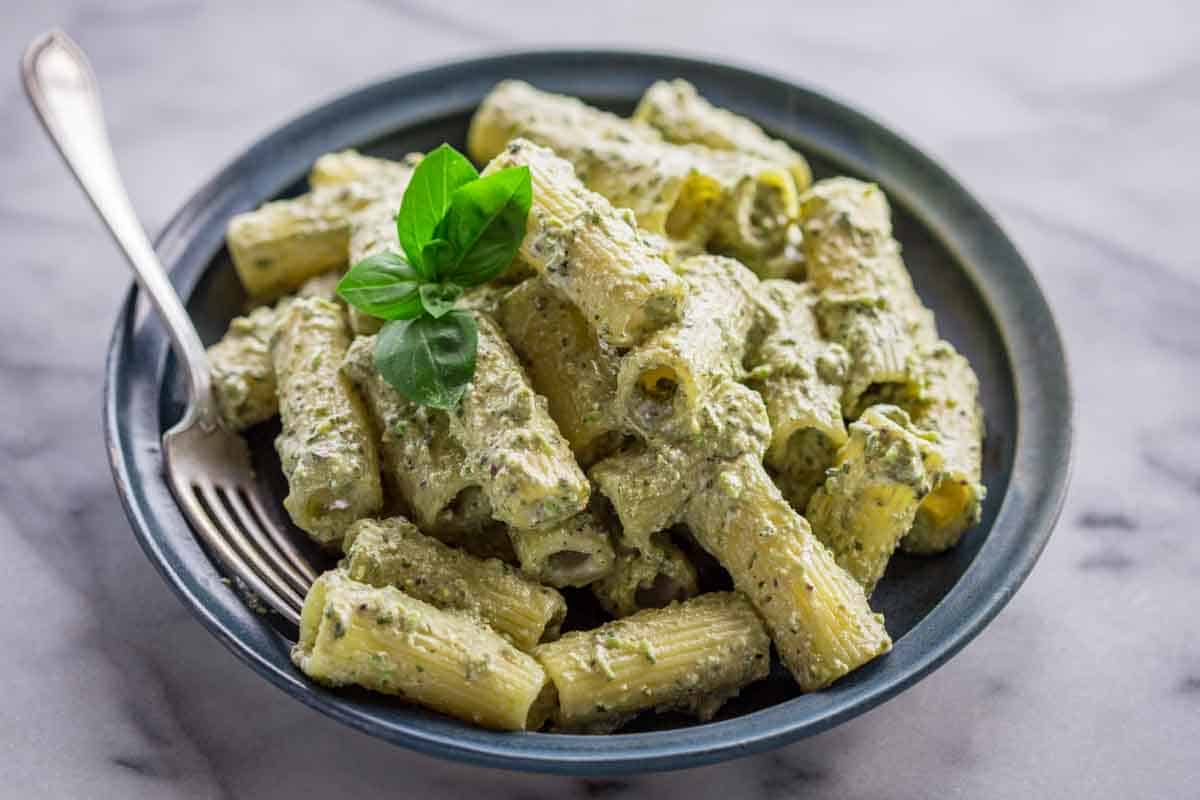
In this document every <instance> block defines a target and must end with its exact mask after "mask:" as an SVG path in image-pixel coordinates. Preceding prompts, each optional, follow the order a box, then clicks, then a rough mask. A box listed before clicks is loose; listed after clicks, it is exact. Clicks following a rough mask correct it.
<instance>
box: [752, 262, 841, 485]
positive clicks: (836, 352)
mask: <svg viewBox="0 0 1200 800" xmlns="http://www.w3.org/2000/svg"><path fill="white" fill-rule="evenodd" d="M756 299H757V300H758V302H759V311H760V323H759V324H760V326H761V331H760V335H761V342H760V343H759V344H758V346H757V347H755V348H754V352H753V353H752V354H751V356H750V358H749V359H748V366H749V367H750V370H749V372H748V374H747V381H746V383H747V385H748V386H750V387H751V388H752V389H755V390H757V391H758V393H759V394H760V395H762V398H763V402H765V403H766V406H767V417H768V418H769V419H770V420H771V445H770V447H768V448H767V454H766V463H767V466H769V467H770V468H771V469H772V470H773V471H774V474H775V477H776V481H777V482H778V483H779V488H780V489H781V490H782V491H783V495H784V497H786V498H787V499H788V502H790V503H791V504H792V505H793V506H795V507H796V508H804V507H805V506H806V505H807V504H808V498H809V497H811V496H812V493H813V492H814V491H816V488H817V487H818V486H820V485H821V483H822V481H824V480H825V470H826V469H828V468H829V466H830V464H832V463H833V456H834V453H835V452H836V451H837V448H839V447H841V445H842V443H843V442H845V441H846V425H845V422H844V421H843V419H842V381H843V379H844V376H845V372H846V358H847V356H846V351H845V350H844V349H843V348H842V347H841V345H838V344H833V343H831V342H827V341H825V340H824V339H823V338H822V337H821V333H820V330H819V329H818V326H817V318H816V315H815V313H814V311H813V305H814V302H815V298H814V297H813V294H812V292H811V291H810V290H809V288H808V287H806V286H804V285H802V284H799V283H796V282H794V281H787V280H767V281H763V282H762V283H761V284H759V286H758V291H757V294H756Z"/></svg>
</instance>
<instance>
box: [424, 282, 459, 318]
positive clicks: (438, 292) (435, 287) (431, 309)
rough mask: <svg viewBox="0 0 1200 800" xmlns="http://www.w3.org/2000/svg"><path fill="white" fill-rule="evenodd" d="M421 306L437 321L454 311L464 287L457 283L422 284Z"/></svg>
mask: <svg viewBox="0 0 1200 800" xmlns="http://www.w3.org/2000/svg"><path fill="white" fill-rule="evenodd" d="M420 293H421V305H422V306H424V308H425V310H426V311H427V312H428V313H429V315H430V316H432V317H434V318H435V319H436V318H438V317H443V316H445V315H446V314H448V313H449V312H451V311H453V310H454V303H455V301H457V300H458V298H460V297H462V293H463V290H462V287H461V286H459V285H458V284H456V283H423V284H421V290H420Z"/></svg>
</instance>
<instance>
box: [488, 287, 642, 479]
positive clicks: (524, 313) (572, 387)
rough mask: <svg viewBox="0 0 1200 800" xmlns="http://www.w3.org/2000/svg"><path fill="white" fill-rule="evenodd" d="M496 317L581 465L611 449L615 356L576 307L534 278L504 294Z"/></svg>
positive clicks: (616, 432)
mask: <svg viewBox="0 0 1200 800" xmlns="http://www.w3.org/2000/svg"><path fill="white" fill-rule="evenodd" d="M497 320H498V321H499V322H500V324H501V326H502V327H503V328H504V333H505V335H506V336H507V337H508V341H509V342H510V343H511V344H512V346H513V349H514V350H515V351H516V352H517V354H518V355H519V356H520V357H521V361H522V363H523V364H524V365H525V368H526V370H527V371H528V373H529V380H530V382H531V383H532V384H533V388H534V389H535V390H537V392H538V393H539V394H540V395H542V396H543V397H545V398H546V403H547V410H548V411H549V412H550V416H551V417H552V418H553V419H554V421H555V422H556V423H557V424H558V429H559V430H560V431H561V432H562V435H563V436H564V437H565V438H566V440H567V442H568V443H569V444H570V445H571V451H572V452H573V453H574V454H575V458H576V460H577V461H578V462H579V463H580V465H582V466H584V467H587V466H590V465H591V464H593V463H595V462H596V461H597V460H598V459H600V458H602V457H604V456H606V455H608V454H609V453H611V452H612V451H614V450H615V449H616V446H617V444H618V443H619V442H620V439H621V433H620V427H621V425H620V421H619V419H618V415H617V414H616V413H615V411H616V403H615V398H616V392H617V370H618V368H619V365H620V356H619V355H618V354H617V352H616V351H615V350H614V349H613V348H612V347H611V346H610V345H609V344H608V343H607V342H606V341H604V340H603V339H601V338H600V337H599V336H597V335H596V332H595V331H594V330H592V328H591V327H590V326H589V325H588V323H587V320H586V319H584V317H583V314H581V313H580V311H579V309H578V308H576V307H575V306H574V305H573V304H572V303H571V302H570V301H569V300H567V299H566V297H564V296H563V295H562V294H561V293H560V292H559V291H557V290H556V289H554V288H553V287H552V286H550V285H549V284H548V283H547V282H546V281H545V279H543V278H540V277H539V278H534V279H532V280H528V281H526V282H525V283H523V284H521V285H520V286H518V287H516V288H515V289H513V290H512V291H511V292H509V293H508V294H507V295H505V296H504V299H503V300H502V301H501V302H500V306H499V309H498V311H497Z"/></svg>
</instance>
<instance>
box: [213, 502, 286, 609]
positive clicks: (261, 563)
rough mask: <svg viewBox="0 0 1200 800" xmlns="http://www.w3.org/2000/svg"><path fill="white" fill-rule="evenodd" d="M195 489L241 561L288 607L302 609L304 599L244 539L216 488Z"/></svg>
mask: <svg viewBox="0 0 1200 800" xmlns="http://www.w3.org/2000/svg"><path fill="white" fill-rule="evenodd" d="M196 488H197V490H198V494H199V495H200V498H201V499H202V500H203V501H204V503H205V504H206V505H207V506H208V507H209V514H210V516H212V517H215V518H216V521H217V523H218V524H219V526H220V530H221V532H222V533H223V534H224V536H225V539H226V541H228V542H230V543H231V544H232V545H233V548H234V549H235V550H236V551H237V553H238V554H239V555H240V556H241V557H242V559H243V561H245V562H249V564H250V566H251V568H252V569H253V571H254V572H255V573H256V574H258V575H259V576H260V577H261V578H262V580H263V582H264V583H266V585H267V586H269V587H270V588H271V590H272V592H273V594H275V595H276V596H278V597H281V598H283V599H284V600H285V601H286V602H287V605H288V606H289V607H292V608H302V607H303V606H304V598H303V597H302V596H300V595H299V594H297V593H296V590H295V589H293V588H292V587H291V586H289V585H288V584H287V581H285V580H283V579H282V578H280V577H279V575H278V574H277V573H276V572H275V570H274V569H272V568H271V566H270V565H269V564H267V562H266V561H265V560H264V559H263V557H262V556H261V555H260V554H259V552H258V550H257V549H256V548H255V547H254V546H253V545H252V544H251V543H250V541H249V540H248V539H247V538H246V536H245V534H244V533H243V532H242V529H241V527H239V526H238V525H237V523H235V522H234V521H233V518H232V517H231V516H230V515H229V510H228V509H227V508H226V506H225V503H224V501H222V499H221V496H220V495H219V494H218V492H217V489H216V487H215V486H213V485H212V484H207V483H206V484H197V487H196Z"/></svg>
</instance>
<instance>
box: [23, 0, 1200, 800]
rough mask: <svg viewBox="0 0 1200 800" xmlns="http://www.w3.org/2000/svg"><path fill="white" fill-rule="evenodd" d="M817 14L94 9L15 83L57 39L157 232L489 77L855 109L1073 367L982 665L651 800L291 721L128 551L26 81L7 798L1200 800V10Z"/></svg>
mask: <svg viewBox="0 0 1200 800" xmlns="http://www.w3.org/2000/svg"><path fill="white" fill-rule="evenodd" d="M804 5H805V6H809V7H808V8H806V9H805V10H803V11H800V10H794V9H796V8H798V5H796V4H792V3H787V2H782V1H781V2H777V3H762V4H759V6H760V7H761V10H756V12H755V13H753V14H750V13H747V12H746V9H747V7H748V4H745V3H738V4H728V5H725V6H722V7H713V8H708V7H706V5H705V4H694V3H684V2H672V3H638V2H627V3H626V2H612V3H591V4H588V5H575V4H569V3H559V4H553V5H552V4H545V7H543V4H541V3H535V2H528V1H525V2H522V1H521V0H510V1H509V2H506V3H503V4H495V5H491V4H478V5H476V4H469V3H466V2H452V1H451V0H440V1H439V2H433V0H406V1H405V2H401V1H400V0H396V2H391V3H389V2H384V1H383V0H376V1H375V2H369V1H368V0H360V1H358V2H347V3H340V4H336V11H335V4H332V3H324V2H316V0H289V1H288V2H263V3H257V2H256V3H253V4H251V3H239V4H234V3H221V4H217V3H212V4H205V3H200V2H194V1H193V0H166V1H165V2H128V1H126V2H101V1H100V0H95V1H94V2H83V1H82V0H73V1H66V2H44V3H37V4H33V3H26V4H20V8H19V9H18V8H17V7H16V6H14V7H13V8H10V9H8V10H7V11H6V12H5V15H4V16H5V24H4V25H3V26H0V53H4V54H7V56H8V58H10V59H11V62H10V64H11V63H13V62H15V61H16V59H17V56H18V54H19V52H20V50H21V48H22V47H23V46H24V44H25V43H26V41H27V40H28V39H30V38H31V37H32V36H33V35H35V34H36V33H38V32H40V31H42V30H43V29H45V28H48V27H50V26H53V25H58V26H61V27H63V28H64V29H65V30H67V31H68V32H69V33H71V34H72V35H73V36H75V37H76V38H77V39H78V40H79V41H80V42H81V43H82V44H83V46H84V47H85V48H86V49H87V50H88V52H89V53H90V54H91V57H92V59H93V62H94V64H95V66H96V69H97V72H98V73H99V75H100V78H101V83H102V85H103V88H104V92H105V101H106V108H107V112H108V115H109V120H110V124H111V127H112V135H113V139H114V145H115V148H116V151H117V155H118V159H119V161H120V163H121V165H122V167H123V169H124V172H125V176H126V178H127V181H128V184H129V188H130V192H131V194H132V196H133V199H134V202H135V205H136V206H137V207H138V209H139V210H140V211H141V213H142V215H143V219H144V220H145V221H146V224H147V227H148V228H149V229H151V230H156V229H158V228H159V227H160V226H161V225H162V224H163V223H164V221H165V220H166V219H167V218H168V216H169V215H170V213H171V212H172V211H173V210H174V209H175V208H177V207H178V206H179V205H180V204H181V203H182V202H183V200H184V198H185V197H187V195H188V194H189V193H191V192H192V191H193V190H194V189H195V188H196V187H197V186H199V185H200V183H201V182H202V181H203V180H205V179H206V177H207V176H208V175H209V174H210V173H211V172H213V171H214V170H215V168H216V167H217V166H218V165H220V164H222V163H224V162H225V161H226V160H227V159H229V158H230V157H232V156H233V155H234V154H235V153H237V152H238V151H239V150H240V149H241V148H242V147H244V146H245V145H247V144H249V143H250V142H251V141H252V140H253V139H254V138H255V137H257V136H258V135H259V134H261V133H263V132H264V131H265V130H267V129H269V128H271V127H273V126H275V125H276V124H278V123H280V122H282V121H284V120H285V119H287V118H288V117H290V116H292V115H294V114H295V113H297V111H298V110H300V109H303V108H305V107H308V106H310V105H312V104H313V103H315V102H317V101H319V100H322V99H325V98H328V97H330V96H332V95H333V94H335V93H337V92H340V91H342V90H344V89H346V88H348V87H352V86H355V85H358V84H361V83H363V82H365V81H368V80H370V79H373V78H375V77H378V76H381V75H384V74H388V73H392V72H397V71H402V70H406V69H408V68H410V67H411V66H413V65H422V64H428V63H432V62H437V61H443V60H447V59H451V58H456V57H460V56H465V55H474V54H479V53H483V52H487V51H494V50H499V49H515V48H521V47H528V46H535V47H536V46H572V45H585V44H590V45H624V46H638V47H645V48H652V49H674V50H679V51H684V52H691V53H698V54H706V55H711V56H714V57H717V58H722V59H728V60H733V61H737V62H740V63H743V64H747V65H750V66H754V67H760V68H764V69H767V70H769V71H772V72H775V73H778V74H781V75H784V76H786V77H789V78H793V79H795V80H798V81H802V82H804V83H807V84H810V85H812V86H815V87H818V88H820V89H823V90H826V91H828V92H830V93H832V94H833V95H835V96H837V97H841V98H845V99H848V100H849V101H851V102H852V103H854V104H856V105H858V106H860V107H861V108H863V109H864V110H866V111H868V112H869V113H871V114H872V115H874V116H876V117H878V118H879V119H881V120H882V121H884V122H885V123H886V124H888V125H890V126H892V127H894V128H896V129H898V130H899V131H901V132H902V133H904V134H905V135H907V136H909V137H910V138H911V139H912V140H913V141H914V142H915V143H917V144H918V145H919V146H921V147H923V148H925V149H927V150H928V151H929V152H931V153H932V154H933V155H934V156H935V157H937V158H939V159H940V160H942V161H943V163H945V164H946V165H947V166H948V167H949V168H950V169H951V170H952V171H953V172H955V173H956V174H957V175H958V176H959V177H960V178H961V179H962V180H963V181H964V182H965V183H966V184H967V185H968V186H969V187H970V188H971V189H972V190H973V191H974V192H976V193H977V194H978V195H979V196H980V197H981V198H982V199H983V201H984V202H985V203H986V204H988V205H989V206H990V207H991V209H992V210H994V211H995V212H996V214H997V215H998V216H999V218H1000V220H1001V222H1002V224H1003V225H1004V226H1005V227H1006V229H1007V230H1008V231H1009V232H1010V234H1011V235H1012V236H1013V237H1014V239H1015V240H1016V242H1017V244H1018V245H1019V247H1020V248H1021V249H1022V250H1023V252H1024V253H1025V254H1026V256H1027V257H1028V258H1029V260H1030V261H1031V263H1032V265H1033V267H1034V269H1035V271H1036V273H1037V276H1038V278H1039V279H1040V281H1041V282H1042V285H1043V286H1044V287H1045V290H1046V292H1047V293H1048V295H1049V297H1050V301H1051V304H1052V306H1053V308H1054V309H1055V311H1056V313H1057V315H1058V319H1059V322H1060V324H1061V327H1062V331H1063V333H1064V335H1065V338H1066V342H1067V348H1068V353H1069V357H1070V360H1071V369H1072V372H1073V375H1072V378H1073V382H1074V387H1075V391H1076V394H1077V398H1078V405H1077V411H1076V414H1077V418H1076V425H1077V430H1078V439H1077V446H1076V451H1075V467H1074V480H1073V485H1072V488H1071V492H1070V496H1069V499H1068V501H1067V505H1066V509H1065V511H1064V514H1063V518H1062V521H1061V523H1060V524H1059V526H1058V530H1057V532H1056V534H1055V536H1054V538H1053V539H1052V541H1051V543H1050V545H1049V547H1048V548H1047V550H1046V552H1045V555H1044V556H1043V558H1042V560H1041V562H1040V563H1039V565H1038V566H1037V568H1036V569H1035V571H1034V573H1033V575H1032V576H1031V577H1030V579H1029V581H1028V583H1027V584H1026V585H1025V586H1024V587H1023V588H1022V590H1021V591H1020V592H1019V593H1018V594H1017V596H1016V597H1015V598H1014V600H1013V601H1012V603H1011V604H1010V605H1009V606H1008V608H1007V609H1006V610H1005V611H1004V612H1003V613H1002V614H1001V615H1000V616H999V618H998V619H996V621H995V622H994V623H993V624H992V625H991V626H990V627H989V628H988V629H987V630H986V631H985V632H984V633H983V634H982V635H981V636H980V637H979V638H978V639H977V640H976V641H975V642H973V643H972V644H971V645H970V646H968V647H967V649H966V650H965V651H964V652H963V653H962V654H960V655H959V656H957V657H956V658H955V659H953V660H952V661H951V662H950V663H949V664H947V665H946V666H944V667H943V668H942V669H940V670H939V671H937V672H936V673H935V674H933V675H932V676H930V677H929V678H927V679H926V680H924V681H923V682H921V683H920V684H919V685H918V686H916V687H915V688H913V689H911V690H910V691H908V692H906V693H905V694H903V695H901V696H900V697H898V698H896V699H895V700H893V701H891V702H889V703H887V704H885V705H884V706H882V707H880V708H878V709H876V710H874V711H872V712H870V713H868V714H866V715H864V716H862V717H859V718H857V719H855V720H853V721H851V722H849V723H847V724H845V725H842V726H841V727H839V728H837V729H835V730H833V731H831V732H829V733H826V734H824V735H821V736H817V737H815V738H812V739H810V740H807V741H804V742H800V743H798V744H795V745H792V746H790V747H787V748H784V749H781V750H778V751H775V752H772V753H769V754H766V755H762V756H758V757H753V758H748V759H744V760H741V761H736V762H732V763H727V764H723V765H717V766H712V767H706V768H702V769H697V770H692V771H687V772H680V773H671V774H662V775H652V776H645V777H637V778H631V779H620V780H596V779H590V780H583V779H564V778H554V777H546V776H536V775H520V774H510V773H503V772H498V771H491V770H484V769H478V768H472V767H466V766H461V765H456V764H451V763H445V762H441V761H436V760H433V759H431V758H427V757H424V756H420V755H416V754H412V753H409V752H406V751H403V750H400V749H397V748H394V747H392V746H389V745H386V744H384V743H382V742H379V741H376V740H374V739H371V738H369V737H367V736H365V735H362V734H359V733H357V732H355V731H352V730H350V729H348V728H345V727H343V726H341V725H339V724H337V723H335V722H333V721H331V720H329V719H326V718H324V717H322V716H321V715H319V714H317V713H316V712H314V711H311V710H309V709H308V708H306V707H304V706H302V705H300V704H299V703H297V702H295V701H293V700H292V699H290V698H289V697H287V696H285V695H284V694H283V693H281V692H278V691H275V690H274V689H272V688H270V687H269V686H268V685H267V684H266V683H265V682H264V681H263V680H262V679H261V678H259V677H258V676H257V675H255V674H254V673H252V672H251V671H250V670H248V669H246V668H245V667H244V666H243V665H242V664H241V663H239V662H238V661H237V660H236V659H235V658H234V657H233V656H232V655H230V653H229V652H227V651H226V650H225V649H224V648H223V647H221V646H220V645H219V644H218V643H217V642H216V641H215V640H214V639H213V638H212V637H211V636H209V634H208V633H206V632H205V631H204V630H203V628H202V627H201V626H200V625H199V624H198V623H197V622H196V621H195V620H194V619H193V618H192V617H191V615H190V614H189V613H188V612H187V611H185V610H184V608H183V607H182V606H181V605H180V603H179V602H178V601H177V600H176V599H175V597H174V596H173V595H172V594H171V593H170V592H169V590H168V589H167V588H166V586H165V584H164V583H163V582H162V581H161V580H160V579H159V577H158V575H157V574H155V572H154V570H153V568H152V567H151V566H150V564H149V563H148V562H147V561H146V559H145V558H144V557H143V556H142V553H141V552H140V550H139V549H138V547H137V545H136V544H135V543H134V540H133V537H132V535H131V534H130V532H129V527H128V525H127V523H126V521H125V517H124V515H123V513H122V511H121V508H120V504H119V502H118V500H117V496H116V493H115V491H114V489H113V486H112V482H111V479H110V477H109V471H108V465H107V463H106V458H105V453H104V445H103V443H102V439H101V431H100V411H99V408H100V391H101V370H102V365H103V353H104V347H105V344H106V342H107V339H108V335H109V332H110V328H111V324H112V320H113V318H114V317H115V315H116V312H117V308H118V305H119V302H120V300H121V297H122V296H123V294H124V293H125V291H126V287H127V286H128V284H129V275H128V271H127V270H126V268H125V267H124V265H123V264H122V263H121V261H120V260H119V258H118V256H117V254H116V251H115V249H114V248H113V247H112V246H111V244H110V243H109V241H108V240H107V238H106V235H105V234H104V233H103V232H102V230H101V228H100V225H99V224H98V222H97V221H96V220H95V219H94V217H93V214H92V211H91V209H90V208H89V207H88V206H87V205H86V203H85V201H84V200H83V198H82V196H81V195H80V193H79V191H78V190H77V189H76V188H75V187H74V186H73V185H72V184H71V182H70V181H69V180H68V178H67V174H66V172H65V171H64V169H63V167H62V166H61V164H59V163H58V160H57V158H56V157H55V155H54V153H53V151H52V149H51V146H50V145H49V143H48V141H47V140H46V139H45V138H44V136H43V135H42V133H41V131H40V130H39V129H38V127H37V125H36V123H35V121H34V118H33V116H32V114H31V113H30V112H29V110H28V109H27V108H26V104H25V99H24V97H23V95H22V93H21V90H20V88H19V87H18V85H17V82H16V80H13V79H10V81H9V82H8V83H7V84H5V85H4V88H3V89H2V90H0V103H2V104H3V106H2V108H3V112H2V113H0V132H2V133H0V141H2V142H3V143H4V144H3V147H0V171H2V174H3V181H2V182H0V235H2V237H3V241H4V245H5V248H4V249H5V251H6V252H7V253H9V256H8V257H7V259H6V263H7V268H6V269H5V270H4V282H5V290H4V291H3V292H2V293H0V419H2V420H4V422H3V424H0V468H2V472H0V544H2V546H3V548H4V553H5V562H6V563H5V568H4V578H5V579H4V581H3V583H2V584H0V607H2V608H3V609H4V613H3V615H0V640H2V641H3V642H4V643H5V647H4V656H3V658H0V685H3V686H4V687H5V690H4V695H3V700H2V701H0V765H2V766H0V796H4V797H20V798H33V797H70V798H75V797H114V798H140V797H147V798H151V797H153V798H165V797H254V798H273V797H307V796H317V795H318V792H320V793H321V796H325V797H331V796H343V795H347V796H364V797H365V796H372V797H375V796H396V797H407V796H413V797H417V796H420V797H426V798H454V797H469V796H480V797H483V796H486V797H489V798H492V799H493V800H518V799H519V798H531V797H559V796H561V797H580V798H627V797H628V798H636V797H650V796H653V797H657V798H661V800H674V799H675V798H688V800H701V799H702V798H710V797H712V798H735V797H736V798H743V797H744V798H783V797H793V796H799V795H803V796H805V797H814V798H816V797H837V798H876V797H878V798H885V797H886V798H922V797H970V798H993V797H1022V798H1026V797H1056V796H1066V795H1068V794H1072V795H1078V796H1087V797H1119V798H1128V797H1182V796H1185V795H1189V794H1191V793H1194V792H1195V791H1196V785H1197V779H1198V778H1200V744H1198V743H1200V615H1198V614H1197V608H1198V607H1200V536H1197V535H1196V520H1197V519H1198V518H1200V412H1197V410H1196V408H1197V405H1196V401H1195V397H1196V396H1197V395H1200V256H1198V255H1197V252H1198V251H1197V248H1196V246H1195V244H1194V242H1195V236H1196V234H1195V231H1196V226H1197V222H1196V214H1197V212H1198V211H1200V180H1197V178H1198V177H1200V172H1198V167H1200V164H1198V150H1197V146H1196V142H1197V136H1198V131H1200V7H1198V6H1195V5H1191V4H1182V3H1159V2H1152V1H1151V0H1146V2H1141V3H1137V4H1128V3H1116V2H1088V0H1077V1H1076V2H1062V1H1060V2H1049V3H1043V4H1036V5H1034V6H1026V7H1025V9H1024V10H1023V11H1017V10H1016V7H1015V5H1014V4H1009V3H1003V2H996V3H993V4H990V7H987V8H985V7H983V5H982V4H963V3H955V2H944V3H920V4H908V3H906V4H899V3H897V4H877V5H874V6H872V7H870V8H867V7H862V8H853V7H851V6H852V4H849V3H844V2H825V3H819V4H804ZM485 6H486V7H487V8H489V9H490V10H484V8H485ZM902 7H903V10H901V8H902ZM14 72H15V70H14ZM11 74H12V73H10V75H11Z"/></svg>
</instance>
